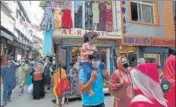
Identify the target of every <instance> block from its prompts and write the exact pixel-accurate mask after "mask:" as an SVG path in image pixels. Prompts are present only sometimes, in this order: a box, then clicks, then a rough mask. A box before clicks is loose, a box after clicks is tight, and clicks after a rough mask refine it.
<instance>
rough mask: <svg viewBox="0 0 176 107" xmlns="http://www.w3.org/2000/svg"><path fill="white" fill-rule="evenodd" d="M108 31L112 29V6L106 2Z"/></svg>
mask: <svg viewBox="0 0 176 107" xmlns="http://www.w3.org/2000/svg"><path fill="white" fill-rule="evenodd" d="M106 31H112V6H111V3H106Z"/></svg>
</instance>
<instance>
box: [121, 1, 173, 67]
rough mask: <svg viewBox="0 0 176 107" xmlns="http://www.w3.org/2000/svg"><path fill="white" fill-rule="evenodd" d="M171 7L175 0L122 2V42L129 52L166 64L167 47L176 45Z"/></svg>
mask: <svg viewBox="0 0 176 107" xmlns="http://www.w3.org/2000/svg"><path fill="white" fill-rule="evenodd" d="M172 6H173V3H172V1H160V0H154V1H122V2H121V8H122V10H123V12H122V20H123V21H122V28H123V31H124V32H123V39H122V44H123V46H124V47H127V50H126V51H128V49H129V51H130V52H133V53H136V55H137V56H138V58H140V57H144V58H146V59H147V60H149V61H153V62H157V64H159V65H161V66H162V67H163V65H164V60H165V58H166V56H167V49H168V47H174V46H175V29H174V20H173V17H174V15H173V9H172V8H170V7H172ZM122 48H123V47H122Z"/></svg>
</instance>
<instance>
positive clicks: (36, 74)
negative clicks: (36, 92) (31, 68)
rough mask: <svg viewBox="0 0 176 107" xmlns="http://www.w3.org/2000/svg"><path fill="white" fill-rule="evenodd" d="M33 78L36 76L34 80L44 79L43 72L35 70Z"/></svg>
mask: <svg viewBox="0 0 176 107" xmlns="http://www.w3.org/2000/svg"><path fill="white" fill-rule="evenodd" d="M33 78H34V81H40V80H42V79H43V78H42V73H41V72H34V76H33Z"/></svg>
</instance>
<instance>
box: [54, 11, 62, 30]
mask: <svg viewBox="0 0 176 107" xmlns="http://www.w3.org/2000/svg"><path fill="white" fill-rule="evenodd" d="M54 22H55V27H56V29H58V28H60V27H62V10H61V9H59V8H57V9H54Z"/></svg>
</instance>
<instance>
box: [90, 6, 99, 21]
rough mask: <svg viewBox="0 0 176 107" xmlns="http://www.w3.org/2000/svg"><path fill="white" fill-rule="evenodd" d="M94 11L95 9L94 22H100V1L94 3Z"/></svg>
mask: <svg viewBox="0 0 176 107" xmlns="http://www.w3.org/2000/svg"><path fill="white" fill-rule="evenodd" d="M92 11H93V23H99V13H100V10H99V5H98V3H93V4H92Z"/></svg>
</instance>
